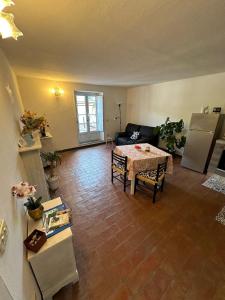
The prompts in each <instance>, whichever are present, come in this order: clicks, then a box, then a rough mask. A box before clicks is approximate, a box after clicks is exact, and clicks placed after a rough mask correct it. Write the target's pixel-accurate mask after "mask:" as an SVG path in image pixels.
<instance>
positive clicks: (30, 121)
mask: <svg viewBox="0 0 225 300" xmlns="http://www.w3.org/2000/svg"><path fill="white" fill-rule="evenodd" d="M20 121H21V122H22V124H23V130H22V134H27V133H32V131H34V130H37V129H39V130H40V129H41V128H45V127H49V124H48V122H47V120H46V118H45V117H44V116H41V117H38V116H37V114H36V113H34V112H31V111H29V110H25V112H24V114H23V115H22V116H21V117H20Z"/></svg>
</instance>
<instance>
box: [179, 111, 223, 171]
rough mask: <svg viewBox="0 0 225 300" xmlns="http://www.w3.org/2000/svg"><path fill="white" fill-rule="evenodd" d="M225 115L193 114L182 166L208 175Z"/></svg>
mask: <svg viewBox="0 0 225 300" xmlns="http://www.w3.org/2000/svg"><path fill="white" fill-rule="evenodd" d="M223 119H224V115H221V114H216V113H211V114H202V113H193V114H192V117H191V122H190V126H189V130H188V134H187V140H186V144H185V147H184V153H183V157H182V160H181V165H182V166H183V167H185V168H188V169H191V170H194V171H197V172H200V173H206V172H207V168H208V165H209V162H210V158H211V156H212V152H213V148H214V146H215V142H216V139H217V138H218V137H219V134H220V131H221V128H222V125H223Z"/></svg>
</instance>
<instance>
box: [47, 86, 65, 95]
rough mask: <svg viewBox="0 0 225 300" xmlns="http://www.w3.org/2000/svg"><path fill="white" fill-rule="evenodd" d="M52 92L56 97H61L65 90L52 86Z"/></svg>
mask: <svg viewBox="0 0 225 300" xmlns="http://www.w3.org/2000/svg"><path fill="white" fill-rule="evenodd" d="M50 92H51V94H52V95H55V97H60V96H63V95H64V90H63V89H62V88H60V87H54V88H51V89H50Z"/></svg>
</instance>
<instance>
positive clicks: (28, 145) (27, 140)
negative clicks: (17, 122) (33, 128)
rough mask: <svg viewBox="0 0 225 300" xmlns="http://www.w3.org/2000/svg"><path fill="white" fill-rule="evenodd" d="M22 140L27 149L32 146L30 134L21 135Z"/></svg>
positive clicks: (32, 140)
mask: <svg viewBox="0 0 225 300" xmlns="http://www.w3.org/2000/svg"><path fill="white" fill-rule="evenodd" d="M23 139H24V140H25V142H26V144H27V147H31V146H33V145H34V139H33V135H32V133H25V134H23Z"/></svg>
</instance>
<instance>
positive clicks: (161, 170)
mask: <svg viewBox="0 0 225 300" xmlns="http://www.w3.org/2000/svg"><path fill="white" fill-rule="evenodd" d="M167 160H168V157H167V158H166V160H165V162H163V163H160V164H158V167H157V169H154V170H146V171H143V172H139V173H138V174H137V175H136V177H135V189H134V191H135V192H136V189H137V186H138V185H139V181H141V182H143V184H144V186H146V185H152V186H153V203H155V200H156V194H157V191H158V190H159V189H160V190H161V192H162V191H163V186H164V181H165V175H166V168H167Z"/></svg>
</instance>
